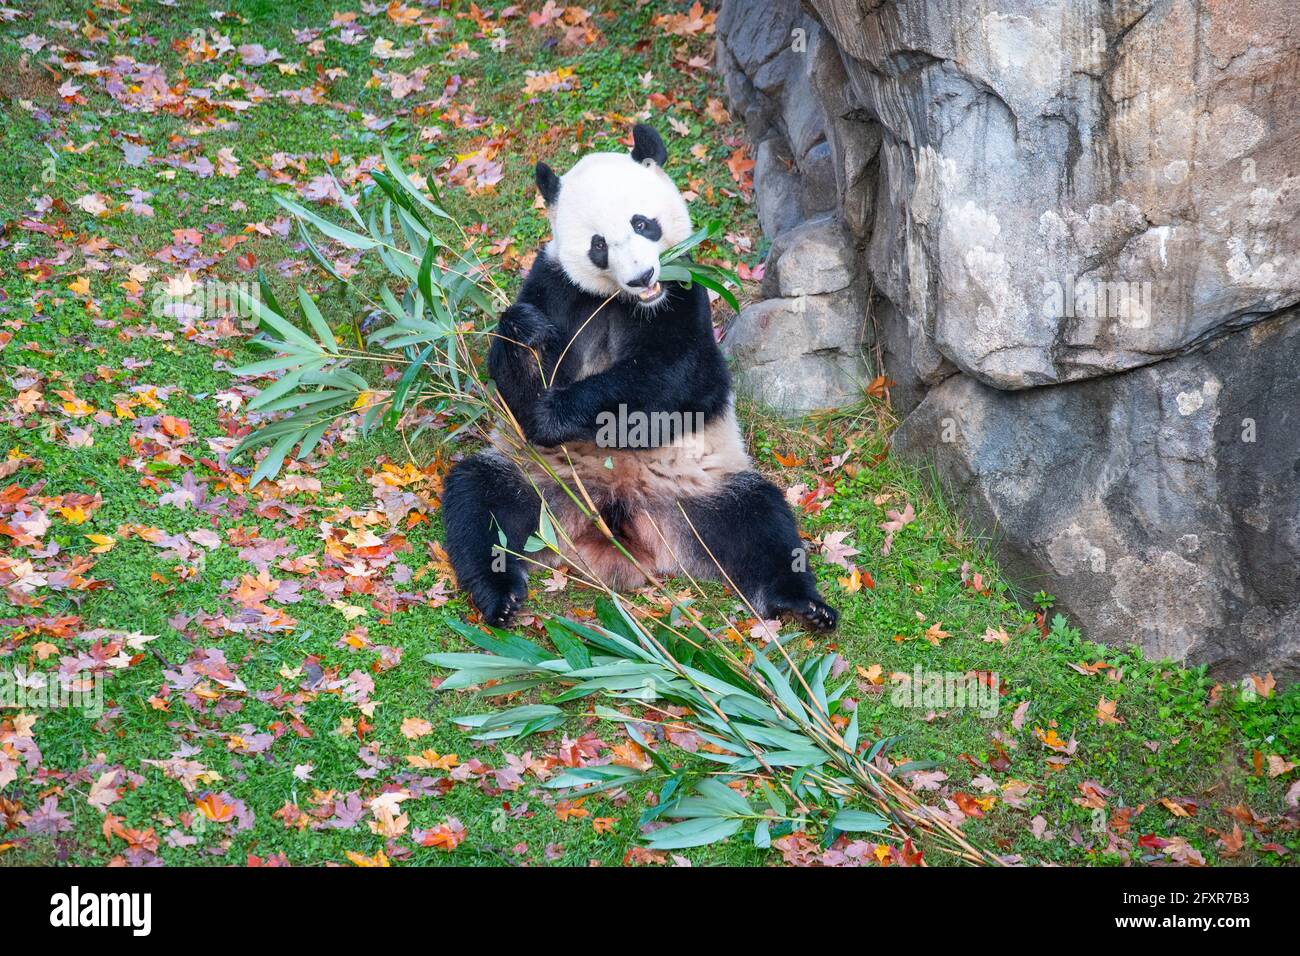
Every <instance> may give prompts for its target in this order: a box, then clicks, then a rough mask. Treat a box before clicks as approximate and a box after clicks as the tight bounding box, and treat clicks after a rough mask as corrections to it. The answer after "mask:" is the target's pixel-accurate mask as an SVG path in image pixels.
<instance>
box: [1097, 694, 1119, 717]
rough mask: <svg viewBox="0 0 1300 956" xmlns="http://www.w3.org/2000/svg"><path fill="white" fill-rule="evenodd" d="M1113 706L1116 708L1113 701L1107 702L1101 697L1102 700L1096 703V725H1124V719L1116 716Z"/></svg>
mask: <svg viewBox="0 0 1300 956" xmlns="http://www.w3.org/2000/svg"><path fill="white" fill-rule="evenodd" d="M1115 706H1116V702H1115V701H1113V700H1107V699H1106V697H1105V696H1104V695H1103V696H1102V698H1101V699H1100V700H1098V701H1097V723H1099V724H1122V723H1124V718H1123V717H1120V716H1117V715H1116V713H1115Z"/></svg>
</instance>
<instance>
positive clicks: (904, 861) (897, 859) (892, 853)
mask: <svg viewBox="0 0 1300 956" xmlns="http://www.w3.org/2000/svg"><path fill="white" fill-rule="evenodd" d="M922 856H924V853H922V851H920V850H918V849H916V847H914V846H913V845H912V838H911V837H908V838H907V840H906V841H904V843H903V846H902V849H900V848H899V847H897V846H892V845H891V846H890V848H889V859H890V860H891V861H892V862H893V864H894V865H895V866H920V865H921V857H922Z"/></svg>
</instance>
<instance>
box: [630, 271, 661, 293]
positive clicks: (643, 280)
mask: <svg viewBox="0 0 1300 956" xmlns="http://www.w3.org/2000/svg"><path fill="white" fill-rule="evenodd" d="M654 277H655V270H654V267H653V266H652V267H650V268H649V269H647V270H646V271H645V272H643V273H641V274H640V275H639V276H637V277H636V278H635V279H632V280H630V281H629V282H628V285H630V286H631V287H632V288H634V289H646V288H649V286H650V283H651V282H653V281H654Z"/></svg>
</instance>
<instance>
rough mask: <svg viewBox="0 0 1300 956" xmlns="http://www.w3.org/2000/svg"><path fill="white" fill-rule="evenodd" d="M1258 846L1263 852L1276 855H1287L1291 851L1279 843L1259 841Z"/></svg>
mask: <svg viewBox="0 0 1300 956" xmlns="http://www.w3.org/2000/svg"><path fill="white" fill-rule="evenodd" d="M1259 848H1260V849H1261V850H1263V851H1264V852H1265V853H1276V854H1277V855H1278V856H1287V855H1288V854H1290V852H1291V851H1290V850H1288V849H1287V848H1286V847H1284V846H1282V844H1280V843H1261V844H1260V846H1259Z"/></svg>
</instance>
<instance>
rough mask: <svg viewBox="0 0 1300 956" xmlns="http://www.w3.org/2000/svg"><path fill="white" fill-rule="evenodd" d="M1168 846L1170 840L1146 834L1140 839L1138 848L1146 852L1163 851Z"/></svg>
mask: <svg viewBox="0 0 1300 956" xmlns="http://www.w3.org/2000/svg"><path fill="white" fill-rule="evenodd" d="M1168 845H1169V841H1168V840H1165V839H1162V838H1161V837H1158V836H1156V835H1155V834H1154V833H1144V834H1142V835H1141V836H1140V837H1138V846H1140V847H1142V848H1143V849H1145V850H1163V849H1164V848H1165V847H1167V846H1168Z"/></svg>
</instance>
